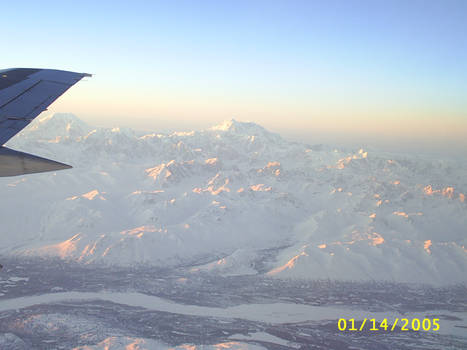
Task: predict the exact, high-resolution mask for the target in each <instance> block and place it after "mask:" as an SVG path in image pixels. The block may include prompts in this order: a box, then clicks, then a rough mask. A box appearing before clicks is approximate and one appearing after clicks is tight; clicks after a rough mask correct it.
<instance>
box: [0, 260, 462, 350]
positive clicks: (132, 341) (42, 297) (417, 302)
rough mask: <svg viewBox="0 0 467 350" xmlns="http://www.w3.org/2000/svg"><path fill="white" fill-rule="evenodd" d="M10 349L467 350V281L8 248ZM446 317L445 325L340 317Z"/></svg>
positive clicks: (3, 339)
mask: <svg viewBox="0 0 467 350" xmlns="http://www.w3.org/2000/svg"><path fill="white" fill-rule="evenodd" d="M2 263H3V265H4V266H5V268H4V269H3V271H2V272H1V274H0V293H1V294H0V348H2V349H3V348H8V349H80V350H81V349H82V350H85V349H96V350H97V349H125V348H126V347H128V346H133V348H135V349H169V348H177V347H178V348H180V349H184V348H185V349H186V348H188V346H194V349H198V348H199V349H211V348H212V349H219V348H227V349H261V348H267V349H352V348H353V349H355V348H359V349H394V348H397V349H439V348H443V349H464V348H465V347H466V346H467V299H466V295H467V290H466V287H465V286H464V285H457V286H451V287H445V288H435V287H430V286H425V285H415V284H413V285H412V284H396V283H389V282H365V283H363V282H334V281H329V280H321V281H297V280H282V279H274V278H266V277H264V276H263V275H250V276H230V277H225V276H224V277H223V276H219V275H215V274H207V273H200V272H193V271H191V270H190V269H189V268H177V269H161V268H151V267H147V266H146V267H133V268H115V267H107V268H104V267H101V268H95V267H90V266H84V265H79V264H69V263H64V262H63V261H60V260H43V259H41V260H38V259H31V260H28V259H20V258H15V259H12V258H8V257H3V258H2ZM339 318H345V319H351V318H355V319H356V320H357V321H356V323H357V324H359V323H358V322H359V321H358V320H363V319H364V318H368V319H371V318H375V319H377V320H382V319H384V318H387V319H388V322H391V321H392V320H394V319H395V318H399V319H401V318H408V319H414V318H418V319H423V318H430V319H433V318H439V319H440V330H439V331H436V332H433V331H431V332H424V331H418V332H415V331H407V332H404V331H402V330H401V328H400V327H399V326H397V327H395V328H394V330H393V331H392V332H391V331H389V330H387V331H383V330H380V331H369V327H364V329H363V330H362V331H340V330H339V329H338V319H339Z"/></svg>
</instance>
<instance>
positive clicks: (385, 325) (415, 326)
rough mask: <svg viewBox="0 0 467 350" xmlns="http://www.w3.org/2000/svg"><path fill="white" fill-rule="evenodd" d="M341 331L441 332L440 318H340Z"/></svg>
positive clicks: (338, 322)
mask: <svg viewBox="0 0 467 350" xmlns="http://www.w3.org/2000/svg"><path fill="white" fill-rule="evenodd" d="M337 328H338V329H339V331H341V332H344V331H350V332H363V331H370V332H378V331H383V332H394V331H402V332H408V331H413V332H418V331H435V332H436V331H439V318H410V319H409V318H401V319H399V318H395V319H394V321H392V320H388V319H387V318H384V319H382V320H377V319H375V318H364V319H363V320H361V321H360V320H355V319H354V318H349V319H347V318H339V320H338V321H337Z"/></svg>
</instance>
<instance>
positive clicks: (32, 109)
mask: <svg viewBox="0 0 467 350" xmlns="http://www.w3.org/2000/svg"><path fill="white" fill-rule="evenodd" d="M89 76H91V75H90V74H87V73H75V72H68V71H62V70H54V69H32V68H13V69H5V70H0V146H2V147H0V176H13V175H21V174H29V173H35V172H43V171H51V170H59V169H65V168H70V166H67V165H65V164H62V163H58V162H54V161H51V160H47V159H44V158H40V157H37V156H33V155H29V154H27V153H22V152H17V151H13V150H10V149H8V148H6V147H4V146H3V145H4V144H5V143H6V142H7V141H8V140H9V139H11V138H12V137H13V136H15V135H16V134H17V133H18V132H20V131H21V130H22V129H23V128H25V127H26V126H27V125H28V124H29V123H30V122H31V121H32V120H34V118H36V117H37V116H38V115H39V114H40V113H42V112H43V111H45V110H46V109H47V107H48V106H49V105H50V104H52V102H54V101H55V100H56V99H57V98H58V97H60V96H61V95H62V94H63V93H64V92H65V91H67V90H68V89H69V88H70V87H72V86H73V85H74V84H76V83H77V82H78V81H80V80H81V79H82V78H84V77H89Z"/></svg>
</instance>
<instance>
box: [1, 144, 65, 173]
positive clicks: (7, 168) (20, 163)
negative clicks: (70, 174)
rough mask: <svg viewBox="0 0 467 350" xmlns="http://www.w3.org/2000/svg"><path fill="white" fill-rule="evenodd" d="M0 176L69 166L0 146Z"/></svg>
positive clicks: (39, 171) (53, 169) (61, 168)
mask: <svg viewBox="0 0 467 350" xmlns="http://www.w3.org/2000/svg"><path fill="white" fill-rule="evenodd" d="M0 164H1V166H0V177H4V176H16V175H23V174H34V173H42V172H46V171H56V170H63V169H70V168H71V166H70V165H67V164H63V163H59V162H56V161H54V160H50V159H46V158H42V157H38V156H35V155H32V154H29V153H24V152H19V151H15V150H12V149H10V148H7V147H3V146H2V147H0Z"/></svg>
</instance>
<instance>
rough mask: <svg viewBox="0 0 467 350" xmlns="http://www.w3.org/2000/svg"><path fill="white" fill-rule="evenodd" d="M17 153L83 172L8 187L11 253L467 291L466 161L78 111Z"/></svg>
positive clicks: (4, 215) (39, 127)
mask: <svg viewBox="0 0 467 350" xmlns="http://www.w3.org/2000/svg"><path fill="white" fill-rule="evenodd" d="M8 145H9V146H11V147H13V148H15V149H20V150H24V151H26V152H33V153H34V154H38V155H41V156H45V157H47V158H52V159H56V160H58V161H61V162H65V163H67V164H72V165H73V166H74V168H73V169H71V170H67V171H62V172H57V173H46V174H37V175H28V176H22V177H13V178H1V179H0V222H1V226H0V230H1V236H0V247H1V251H0V252H1V253H2V254H14V255H27V256H38V255H39V256H53V257H57V256H58V257H60V258H63V259H72V260H76V261H80V262H82V263H99V264H118V265H129V264H153V265H162V266H177V265H179V264H185V265H186V264H189V265H190V264H191V265H193V267H192V269H191V271H192V272H193V273H197V272H198V271H211V272H212V273H220V274H225V275H235V274H256V273H259V272H260V273H265V274H267V275H270V276H276V277H284V278H285V277H287V278H289V277H293V278H309V279H322V278H331V279H346V280H370V279H378V280H394V281H414V282H428V283H436V284H446V283H457V282H461V281H466V280H467V275H466V273H465V271H467V240H466V237H467V201H466V198H465V196H466V195H467V162H466V161H465V160H462V161H460V160H457V161H456V160H435V159H429V158H427V157H423V158H422V157H420V156H416V155H390V154H387V153H378V152H371V151H367V150H362V149H361V150H358V149H357V150H354V151H351V150H350V151H349V150H336V149H334V148H332V147H329V146H323V145H315V146H310V145H305V144H301V143H294V142H289V141H286V140H284V139H282V138H281V137H280V136H279V135H277V134H274V133H271V132H268V131H267V130H265V129H264V128H262V127H261V126H259V125H257V124H254V123H242V122H237V121H235V120H231V121H226V122H224V123H223V124H221V125H218V126H215V127H213V128H211V129H208V130H204V131H196V132H180V133H173V134H170V135H166V134H158V133H153V134H143V133H138V132H135V131H133V130H130V129H120V128H114V129H105V128H97V129H96V128H93V127H90V126H88V125H86V124H85V123H83V122H82V121H80V120H79V119H78V118H76V117H74V116H72V115H64V114H61V115H55V116H52V117H49V118H46V119H42V120H36V121H35V122H33V123H32V124H31V125H30V126H29V127H28V128H27V129H26V130H24V131H23V132H22V133H21V134H19V135H18V136H16V137H15V138H14V139H13V140H11V142H10V143H9V144H8ZM266 257H267V258H266ZM259 267H260V268H259Z"/></svg>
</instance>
